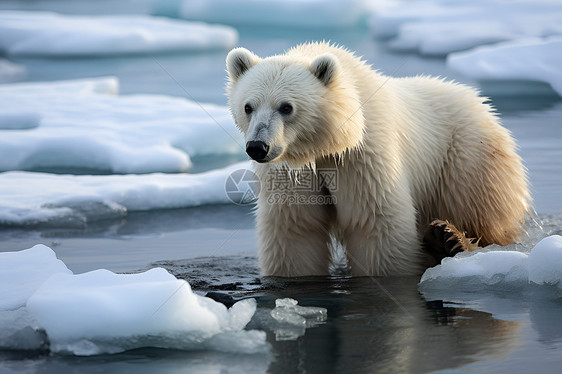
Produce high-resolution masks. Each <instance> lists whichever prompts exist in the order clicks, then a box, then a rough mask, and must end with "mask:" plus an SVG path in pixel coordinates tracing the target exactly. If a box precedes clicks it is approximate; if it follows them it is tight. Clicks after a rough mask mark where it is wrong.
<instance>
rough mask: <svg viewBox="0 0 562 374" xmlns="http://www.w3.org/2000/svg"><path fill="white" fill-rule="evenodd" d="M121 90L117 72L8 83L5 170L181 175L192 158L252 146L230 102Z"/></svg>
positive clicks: (3, 96)
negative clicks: (123, 92)
mask: <svg viewBox="0 0 562 374" xmlns="http://www.w3.org/2000/svg"><path fill="white" fill-rule="evenodd" d="M117 91H118V81H117V79H115V78H102V79H91V80H77V81H63V82H48V83H20V84H6V85H2V86H0V102H2V108H6V109H2V110H0V171H7V170H22V169H23V170H46V171H50V170H52V169H57V170H58V171H61V170H62V171H64V170H75V169H86V170H88V171H91V170H99V171H102V172H107V173H151V172H169V173H174V172H182V171H186V170H188V169H189V168H190V166H191V160H190V156H194V155H208V154H243V152H244V147H243V139H242V136H241V134H240V132H239V131H238V130H237V129H236V127H235V125H234V122H233V121H232V117H231V116H230V113H229V111H228V109H227V108H226V107H224V106H217V105H211V104H204V105H199V104H198V103H194V102H191V101H188V100H185V99H182V98H174V97H166V96H159V95H127V96H117V95H116V93H117ZM29 108H33V113H34V114H33V115H31V114H30V113H29ZM7 110H9V112H7ZM2 113H8V114H6V115H4V116H8V117H7V118H5V119H2V118H3V117H2ZM39 117H40V118H41V126H39V127H38V128H35V129H29V127H32V126H33V125H35V124H36V122H38V118H39ZM10 118H15V120H14V121H10V120H9V119H10ZM3 123H5V126H2V124H3ZM6 127H10V128H12V129H11V130H9V131H4V130H3V129H4V128H6ZM14 127H15V128H18V129H20V130H21V131H18V130H17V129H16V130H13V128H14ZM23 128H28V129H26V130H23Z"/></svg>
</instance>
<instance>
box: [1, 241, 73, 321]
mask: <svg viewBox="0 0 562 374" xmlns="http://www.w3.org/2000/svg"><path fill="white" fill-rule="evenodd" d="M59 273H62V274H72V272H71V271H70V270H69V269H68V268H67V267H66V265H65V264H64V263H63V262H62V261H61V260H59V259H57V256H56V254H55V252H53V250H51V249H50V248H49V247H46V246H44V245H42V244H38V245H36V246H34V247H32V248H29V249H26V250H23V251H18V252H0V295H1V297H0V311H2V310H14V309H18V308H20V307H22V306H24V305H25V303H26V301H27V299H28V298H29V297H30V296H31V295H32V294H33V293H34V292H35V291H36V290H37V289H38V288H39V286H41V284H43V282H45V281H46V280H47V279H48V278H49V277H50V276H52V275H53V274H59Z"/></svg>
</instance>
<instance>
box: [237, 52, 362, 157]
mask: <svg viewBox="0 0 562 374" xmlns="http://www.w3.org/2000/svg"><path fill="white" fill-rule="evenodd" d="M226 67H227V71H228V74H229V84H228V87H227V91H228V97H229V105H230V110H231V112H232V116H233V117H234V121H235V122H236V125H237V126H238V127H239V129H240V130H241V131H242V132H243V133H244V136H245V141H246V152H247V153H248V155H249V156H250V157H251V158H252V159H254V160H255V161H257V162H260V163H264V162H282V163H286V164H287V165H289V166H291V167H294V168H298V167H302V166H305V165H313V164H314V163H315V161H316V160H317V159H319V158H321V157H325V156H330V155H332V156H338V155H341V154H343V153H344V152H346V151H347V150H350V149H354V148H357V147H359V146H360V144H361V142H362V139H363V131H364V119H363V112H362V110H361V102H360V100H359V95H358V92H357V89H356V88H355V86H354V81H353V79H349V78H350V77H347V76H346V72H345V71H344V69H342V66H341V63H340V61H339V60H338V58H337V57H336V56H335V55H334V54H331V53H325V54H321V55H318V56H315V57H313V58H304V57H301V56H296V57H295V56H284V55H281V56H272V57H268V58H265V59H261V58H259V57H258V56H256V55H254V54H253V53H251V52H250V51H248V50H246V49H244V48H236V49H233V50H232V51H231V52H230V53H229V54H228V56H227V58H226Z"/></svg>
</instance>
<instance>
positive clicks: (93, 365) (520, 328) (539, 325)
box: [0, 1, 562, 373]
mask: <svg viewBox="0 0 562 374" xmlns="http://www.w3.org/2000/svg"><path fill="white" fill-rule="evenodd" d="M71 3H73V5H72V7H71V8H68V7H66V5H68V4H69V2H64V1H51V2H43V3H41V4H36V3H35V2H33V3H28V2H21V3H20V2H13V1H12V2H5V3H4V7H10V8H17V7H20V8H21V9H23V7H22V4H25V8H29V7H34V6H35V7H37V6H41V7H42V8H43V9H55V10H58V11H67V12H71V13H72V12H81V11H84V12H90V13H92V12H96V13H98V12H99V13H110V12H114V13H123V12H127V11H130V10H131V9H135V10H136V11H138V12H142V11H144V10H145V9H143V8H142V7H141V8H134V7H133V6H132V5H131V4H133V3H134V2H125V1H124V2H121V3H120V4H122V5H121V6H120V7H113V4H114V3H111V4H110V3H109V2H108V1H104V2H100V3H99V4H100V5H99V6H96V7H92V6H91V4H90V5H88V4H86V3H81V2H71ZM30 4H31V5H30ZM80 4H82V5H80ZM1 6H2V5H1V4H0V7H1ZM239 31H240V43H239V44H240V45H243V46H245V47H247V48H249V49H251V50H253V51H255V52H256V53H257V54H258V55H269V54H273V53H279V52H280V51H282V50H284V49H286V48H288V47H290V46H292V45H294V44H296V43H298V42H304V41H308V40H321V39H330V40H333V41H335V42H338V43H341V44H344V45H345V46H347V47H348V48H350V49H352V50H356V51H358V53H359V54H361V55H363V56H364V57H365V58H366V59H367V60H369V61H370V62H371V63H372V64H373V65H374V66H375V67H376V68H378V69H380V70H381V71H383V72H384V73H387V74H391V75H395V76H405V75H415V74H432V75H441V76H447V77H449V78H452V79H456V80H458V81H461V82H464V83H467V84H471V85H476V84H477V83H476V82H473V81H469V80H466V79H465V78H463V77H461V76H458V75H456V74H454V73H452V72H450V71H448V70H447V68H446V66H445V63H444V60H442V59H430V58H422V57H420V56H417V55H411V54H397V53H391V52H389V51H388V50H387V49H386V48H385V46H384V45H383V44H382V43H381V42H378V41H375V40H373V39H372V38H371V37H370V35H369V32H368V30H353V31H341V30H339V31H335V30H320V31H319V30H298V31H297V30H291V31H287V30H281V29H277V30H257V29H251V28H245V29H240V30H239ZM225 55H226V52H213V53H204V54H187V55H186V54H165V55H155V56H133V57H127V58H125V57H116V58H96V59H17V60H15V61H16V62H18V63H21V64H24V65H25V66H26V67H27V69H28V71H29V76H28V80H38V81H43V80H44V81H48V80H58V79H69V78H84V77H94V76H105V75H114V76H117V77H118V78H119V79H120V83H121V92H122V93H123V94H127V93H158V94H166V95H174V96H183V97H186V96H192V97H193V98H195V99H196V100H199V101H202V102H213V103H217V104H225V103H226V98H225V96H224V82H225V73H224V58H225ZM161 66H162V67H163V68H164V69H165V70H164V69H163V68H162V67H161ZM172 77H173V79H172ZM481 88H482V89H483V91H484V94H486V95H489V96H491V98H492V101H493V103H494V104H495V106H496V107H497V108H498V111H499V112H500V113H501V114H502V120H503V123H504V125H505V126H506V127H507V128H509V129H510V130H511V131H512V132H513V135H514V136H515V138H516V139H517V141H518V144H519V145H520V154H521V155H522V157H523V158H524V160H525V163H526V166H527V168H528V169H529V175H530V179H531V183H532V186H533V187H532V190H533V196H534V199H535V205H536V210H537V212H538V218H539V221H540V222H541V223H542V224H543V226H544V230H545V235H546V234H552V233H559V234H560V233H562V189H561V188H560V186H561V185H562V101H561V100H560V98H559V97H558V96H556V95H553V94H552V93H551V92H549V90H548V89H545V87H544V86H542V85H537V84H529V83H521V82H519V83H511V84H499V83H493V82H492V83H489V84H486V85H484V86H482V87H481ZM525 90H526V91H525ZM514 92H519V94H517V95H513V93H514ZM521 92H527V93H526V94H525V95H523V94H521ZM192 161H193V163H194V170H193V171H202V170H209V169H214V168H216V167H220V166H223V165H227V164H230V163H232V162H234V161H237V159H233V158H221V157H214V158H213V157H210V158H205V159H201V158H200V159H198V158H194V159H193V160H192ZM37 243H44V244H46V245H48V246H50V247H51V248H53V249H54V250H55V252H56V253H57V256H58V257H59V258H61V259H62V260H63V261H64V262H65V263H66V264H67V265H68V267H69V268H70V269H71V270H72V271H74V272H76V273H81V272H85V271H89V270H94V269H99V268H107V269H110V270H113V271H116V272H135V271H139V270H144V269H147V268H151V267H155V266H162V267H165V268H167V269H168V270H170V271H171V272H172V273H173V274H174V275H176V276H177V277H179V278H184V279H186V280H188V281H189V282H190V284H191V285H192V287H193V289H194V290H196V291H197V292H199V293H201V294H205V293H207V292H219V293H221V294H223V295H228V296H230V297H233V298H234V299H241V298H247V297H255V298H256V299H257V301H258V312H257V313H256V316H255V318H254V320H252V322H251V323H250V326H249V328H257V329H262V330H265V331H266V332H267V333H268V341H269V343H270V344H271V350H270V354H266V355H263V354H260V355H240V354H238V355H235V354H225V353H217V352H206V351H201V352H184V351H173V350H162V349H143V350H136V351H131V352H126V353H122V354H116V355H102V356H95V357H72V356H60V355H51V354H48V353H47V352H41V351H32V352H28V351H25V352H24V351H0V373H66V372H78V373H99V372H103V373H124V372H136V373H168V372H170V373H171V372H197V373H200V372H213V373H214V372H217V373H218V372H230V373H253V372H256V373H260V372H272V373H292V372H310V373H347V372H358V373H362V372H407V373H425V372H439V371H442V372H466V371H471V372H490V371H494V372H514V373H526V372H531V371H538V372H545V373H548V372H552V373H555V372H559V371H560V368H561V367H562V354H561V349H562V319H561V318H560V312H561V311H562V300H561V299H560V298H557V297H553V296H549V295H529V294H524V293H521V294H514V293H512V292H508V291H505V290H504V291H502V290H497V291H494V292H487V291H483V292H481V293H473V294H470V295H463V299H464V300H468V301H470V302H467V303H465V304H460V303H458V302H457V303H453V302H451V300H452V298H451V299H449V297H450V295H430V296H427V297H426V298H424V297H423V296H422V295H420V293H419V292H418V288H417V283H418V281H419V278H418V277H404V278H348V277H338V276H334V277H328V278H303V279H295V280H280V279H264V278H261V277H260V276H259V273H258V269H257V259H256V257H255V254H256V251H257V248H256V239H255V230H254V222H253V218H252V216H251V209H250V207H244V206H243V207H240V206H206V207H199V208H191V209H183V210H168V211H154V212H146V213H131V214H129V215H128V216H126V217H125V218H123V219H119V220H107V221H98V222H94V223H91V224H89V225H88V226H87V227H86V228H82V229H68V228H60V227H33V228H14V227H10V228H8V227H4V228H0V251H15V250H21V249H25V248H29V247H31V246H33V245H35V244H37ZM453 293H454V290H453ZM280 297H291V298H293V299H296V300H298V301H299V304H300V305H304V306H321V307H325V308H327V309H328V320H327V321H326V322H325V323H324V324H321V325H319V326H316V327H313V328H309V329H307V330H306V331H303V332H302V333H303V334H302V335H301V336H298V337H296V338H295V339H293V340H283V339H280V338H279V331H275V330H274V329H271V328H270V327H268V326H267V325H266V324H264V323H263V321H262V320H261V319H260V313H267V312H268V311H269V310H270V309H271V308H273V306H274V300H275V299H277V298H280ZM297 335H299V334H297Z"/></svg>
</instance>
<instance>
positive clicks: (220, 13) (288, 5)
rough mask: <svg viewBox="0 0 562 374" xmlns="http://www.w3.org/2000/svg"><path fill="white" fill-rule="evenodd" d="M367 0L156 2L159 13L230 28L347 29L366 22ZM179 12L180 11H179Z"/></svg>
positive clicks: (202, 0) (190, 0)
mask: <svg viewBox="0 0 562 374" xmlns="http://www.w3.org/2000/svg"><path fill="white" fill-rule="evenodd" d="M366 3H367V2H366V1H365V0H345V1H342V0H285V1H273V0H269V1H264V0H243V1H230V0H183V1H169V0H168V1H164V2H163V3H162V2H161V1H156V0H155V1H153V4H154V6H155V11H156V12H157V13H163V12H165V13H168V14H169V13H170V12H171V13H172V15H176V14H175V13H176V12H177V13H179V16H180V17H182V18H186V19H190V20H201V21H206V22H212V23H224V24H229V25H254V26H255V25H259V26H268V27H271V26H283V27H299V28H314V27H328V28H343V27H353V26H357V25H360V24H362V23H365V20H366V18H367V15H368V7H367V5H366ZM175 9H178V11H176V10H175Z"/></svg>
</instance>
